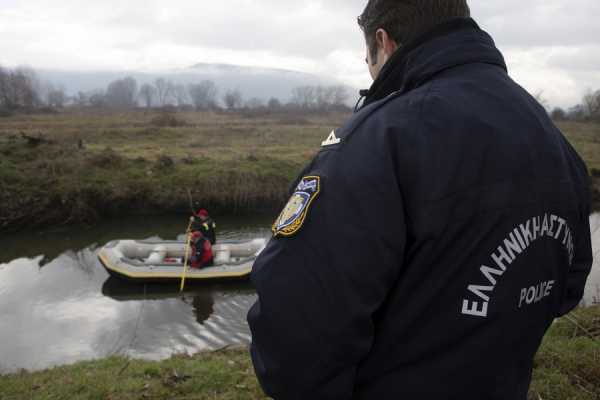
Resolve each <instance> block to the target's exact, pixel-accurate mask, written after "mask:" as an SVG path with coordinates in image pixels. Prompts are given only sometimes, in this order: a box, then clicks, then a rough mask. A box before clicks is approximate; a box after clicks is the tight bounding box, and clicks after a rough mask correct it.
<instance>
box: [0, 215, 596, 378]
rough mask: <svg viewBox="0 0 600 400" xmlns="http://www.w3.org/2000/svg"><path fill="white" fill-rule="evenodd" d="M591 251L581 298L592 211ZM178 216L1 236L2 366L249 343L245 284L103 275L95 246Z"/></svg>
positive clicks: (163, 227) (170, 224)
mask: <svg viewBox="0 0 600 400" xmlns="http://www.w3.org/2000/svg"><path fill="white" fill-rule="evenodd" d="M217 222H218V223H219V227H220V237H221V238H224V239H247V238H253V237H268V236H269V230H268V226H269V223H270V222H271V221H270V219H269V218H268V217H267V218H256V219H227V218H217ZM590 222H591V227H592V232H593V239H592V240H593V244H594V252H595V253H596V255H597V257H596V260H595V264H594V267H593V271H592V275H591V276H590V279H589V281H588V287H587V290H586V295H585V303H586V304H588V305H589V304H593V303H598V302H600V265H599V264H600V214H596V215H594V216H592V217H591V219H590ZM182 226H186V221H185V217H184V218H183V220H182V218H181V217H163V218H137V219H126V220H118V221H109V222H107V223H106V224H104V225H101V226H97V227H94V229H73V228H69V229H63V230H60V229H57V230H53V231H46V232H28V233H25V234H20V235H11V236H10V237H0V373H6V372H12V371H16V370H18V369H21V368H25V369H29V370H37V369H43V368H47V367H51V366H54V365H60V364H68V363H73V362H76V361H80V360H88V359H94V358H101V357H106V356H110V355H115V354H121V355H127V356H132V357H143V358H148V359H161V358H166V357H169V356H170V355H172V354H174V353H186V352H187V353H194V352H197V351H201V350H210V349H218V348H222V347H224V346H229V345H237V344H247V343H249V341H250V333H249V330H248V326H247V324H246V313H247V311H248V309H249V308H250V306H251V305H252V304H253V303H254V301H255V295H254V291H253V289H252V288H251V287H250V285H249V284H248V283H241V284H240V283H237V284H236V283H221V284H208V285H201V286H197V285H196V286H194V287H188V289H187V290H186V292H185V293H184V294H183V295H182V294H180V293H179V291H178V287H176V286H175V287H174V286H167V287H165V286H162V285H156V284H155V285H134V284H130V283H124V282H122V281H120V280H118V279H114V278H109V276H108V274H107V273H106V272H105V270H104V269H103V268H102V266H101V265H100V264H99V262H98V261H97V258H96V252H97V249H98V247H99V246H101V245H103V244H104V243H106V242H108V241H110V240H113V239H115V238H139V239H143V238H149V237H161V238H163V239H173V238H175V237H176V236H177V235H178V234H180V232H181V230H182Z"/></svg>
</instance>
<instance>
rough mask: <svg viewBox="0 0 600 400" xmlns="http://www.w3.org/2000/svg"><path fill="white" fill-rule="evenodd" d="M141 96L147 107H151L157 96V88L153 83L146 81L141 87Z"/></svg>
mask: <svg viewBox="0 0 600 400" xmlns="http://www.w3.org/2000/svg"><path fill="white" fill-rule="evenodd" d="M140 97H141V99H142V102H143V103H144V104H145V105H146V108H150V107H152V103H153V102H154V98H155V97H156V89H155V88H154V86H152V85H151V84H149V83H144V84H143V85H142V87H141V88H140Z"/></svg>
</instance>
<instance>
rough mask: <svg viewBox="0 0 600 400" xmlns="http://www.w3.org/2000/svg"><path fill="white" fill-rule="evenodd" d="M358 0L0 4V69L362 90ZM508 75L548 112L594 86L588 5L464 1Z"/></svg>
mask: <svg viewBox="0 0 600 400" xmlns="http://www.w3.org/2000/svg"><path fill="white" fill-rule="evenodd" d="M365 4H366V0H305V1H297V0H294V1H290V0H219V1H207V0H171V1H164V0H161V1H158V0H127V1H123V0H86V1H81V0H0V64H2V65H5V66H17V65H28V66H31V67H34V68H57V69H67V70H73V69H76V70H104V69H110V70H135V71H156V70H170V69H180V68H186V67H189V66H191V65H193V64H196V63H199V62H209V63H212V62H218V63H231V64H241V65H250V66H262V67H273V68H285V69H292V70H298V71H304V72H309V73H315V74H319V75H327V76H332V77H336V78H337V79H339V80H341V81H343V82H345V83H347V84H350V85H352V86H356V87H368V86H369V85H370V78H369V75H368V73H367V70H366V66H365V64H364V61H363V60H364V57H365V49H364V40H363V37H362V33H361V32H360V30H359V28H358V26H357V25H356V16H357V15H358V14H360V13H361V11H362V9H363V7H364V5H365ZM470 5H471V9H472V14H473V17H474V18H475V19H476V20H477V21H478V22H479V24H480V25H481V26H482V27H483V28H484V29H485V30H487V31H488V32H489V33H491V34H492V36H493V37H494V38H495V39H496V42H497V44H498V46H499V47H500V49H501V50H502V51H503V52H504V54H505V57H506V59H507V61H508V65H509V68H510V73H511V75H512V76H513V77H514V78H515V79H516V80H517V81H518V82H519V83H521V84H522V85H523V86H524V87H525V88H527V89H528V90H529V91H531V92H534V93H535V92H538V91H540V90H543V92H544V94H543V96H544V97H545V98H546V99H547V100H548V101H549V103H550V104H551V105H553V106H554V105H559V106H562V107H569V106H572V105H574V104H576V103H577V102H579V100H580V98H581V97H582V95H583V94H584V92H585V91H586V90H588V89H592V88H593V89H600V22H598V21H600V1H598V0H471V1H470Z"/></svg>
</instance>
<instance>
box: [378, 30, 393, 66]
mask: <svg viewBox="0 0 600 400" xmlns="http://www.w3.org/2000/svg"><path fill="white" fill-rule="evenodd" d="M375 42H376V43H377V50H378V51H377V64H380V63H381V65H383V64H385V63H386V62H387V60H388V59H389V58H390V57H391V56H392V54H394V52H396V50H398V43H396V41H395V40H394V39H392V37H391V36H390V35H389V34H388V33H387V31H386V30H385V29H383V28H379V29H377V32H375Z"/></svg>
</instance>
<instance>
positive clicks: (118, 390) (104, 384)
mask: <svg viewBox="0 0 600 400" xmlns="http://www.w3.org/2000/svg"><path fill="white" fill-rule="evenodd" d="M598 377H600V307H598V306H596V307H591V308H588V309H579V310H576V311H575V312H574V313H572V314H570V315H569V316H567V317H565V318H562V319H559V320H557V322H556V323H555V324H554V325H553V326H552V328H551V329H550V331H549V332H548V334H547V335H546V338H545V339H544V342H543V344H542V347H541V348H540V351H539V353H538V355H537V356H536V359H535V370H534V374H533V382H532V385H531V394H530V399H532V400H539V399H543V400H596V399H598V398H599V397H600V379H598ZM25 398H35V399H40V400H46V399H48V400H49V399H56V398H60V399H62V398H68V399H112V400H120V399H123V400H125V399H128V400H129V399H167V398H169V399H227V400H229V399H265V398H266V397H265V396H264V394H263V393H262V391H261V390H260V387H259V385H258V382H257V380H256V377H255V376H254V371H253V368H252V364H251V361H250V358H249V356H248V352H247V349H231V350H224V351H219V352H213V353H201V354H197V355H194V356H177V357H173V358H171V359H169V360H165V361H161V362H154V361H139V360H127V359H124V358H118V357H113V358H109V359H105V360H99V361H91V362H82V363H78V364H75V365H72V366H66V367H58V368H54V369H51V370H47V371H41V372H34V373H28V372H25V371H23V372H21V373H18V374H12V375H5V376H0V399H3V400H13V399H15V400H16V399H25Z"/></svg>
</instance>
